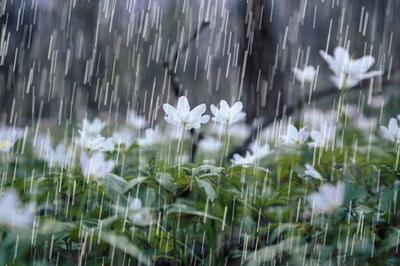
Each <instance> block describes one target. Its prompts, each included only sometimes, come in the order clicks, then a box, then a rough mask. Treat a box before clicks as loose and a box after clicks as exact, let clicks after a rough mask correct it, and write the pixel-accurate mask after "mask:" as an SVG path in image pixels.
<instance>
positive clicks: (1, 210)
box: [0, 190, 35, 228]
mask: <svg viewBox="0 0 400 266" xmlns="http://www.w3.org/2000/svg"><path fill="white" fill-rule="evenodd" d="M34 218H35V205H34V204H33V203H31V204H26V205H24V206H22V204H21V202H20V200H19V198H18V195H17V193H16V192H15V191H14V190H7V191H5V192H4V193H3V195H1V196H0V224H1V225H4V226H7V227H10V228H29V227H31V226H32V224H33V221H34Z"/></svg>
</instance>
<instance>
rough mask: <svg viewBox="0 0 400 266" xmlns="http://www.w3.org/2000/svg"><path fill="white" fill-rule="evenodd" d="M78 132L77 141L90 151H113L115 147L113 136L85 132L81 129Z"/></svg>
mask: <svg viewBox="0 0 400 266" xmlns="http://www.w3.org/2000/svg"><path fill="white" fill-rule="evenodd" d="M79 133H80V137H79V138H78V143H79V144H80V145H81V146H82V147H83V148H85V149H88V150H91V151H113V150H114V149H115V140H114V138H105V137H103V136H101V135H91V134H86V132H85V131H82V130H80V131H79Z"/></svg>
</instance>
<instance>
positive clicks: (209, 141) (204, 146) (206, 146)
mask: <svg viewBox="0 0 400 266" xmlns="http://www.w3.org/2000/svg"><path fill="white" fill-rule="evenodd" d="M221 148H222V143H221V142H220V141H219V140H217V139H215V138H212V137H208V138H204V139H202V140H200V141H199V149H200V150H201V151H203V152H210V153H215V152H218V151H219V150H221Z"/></svg>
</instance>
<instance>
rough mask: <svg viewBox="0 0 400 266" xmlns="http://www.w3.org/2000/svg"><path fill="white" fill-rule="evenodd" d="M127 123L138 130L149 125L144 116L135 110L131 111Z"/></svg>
mask: <svg viewBox="0 0 400 266" xmlns="http://www.w3.org/2000/svg"><path fill="white" fill-rule="evenodd" d="M126 122H127V124H128V125H129V126H131V127H132V128H134V129H136V130H141V129H143V128H145V127H147V125H148V123H147V121H146V119H145V118H144V116H141V115H138V114H137V113H136V112H135V111H131V112H129V113H128V116H127V121H126Z"/></svg>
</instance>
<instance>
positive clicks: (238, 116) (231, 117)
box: [210, 100, 246, 125]
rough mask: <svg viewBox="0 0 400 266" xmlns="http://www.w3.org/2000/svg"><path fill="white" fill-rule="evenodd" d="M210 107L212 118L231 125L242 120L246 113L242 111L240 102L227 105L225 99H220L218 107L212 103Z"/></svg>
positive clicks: (217, 121)
mask: <svg viewBox="0 0 400 266" xmlns="http://www.w3.org/2000/svg"><path fill="white" fill-rule="evenodd" d="M210 109H211V112H212V114H213V115H214V117H213V118H212V120H213V121H214V122H216V123H219V124H222V125H232V124H233V123H236V122H239V121H242V120H243V119H244V118H245V116H246V114H245V113H244V112H242V109H243V104H242V102H236V103H234V104H233V105H232V107H229V105H228V103H227V102H226V101H225V100H221V101H220V103H219V109H218V108H217V107H216V106H215V105H213V104H212V105H211V107H210Z"/></svg>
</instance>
